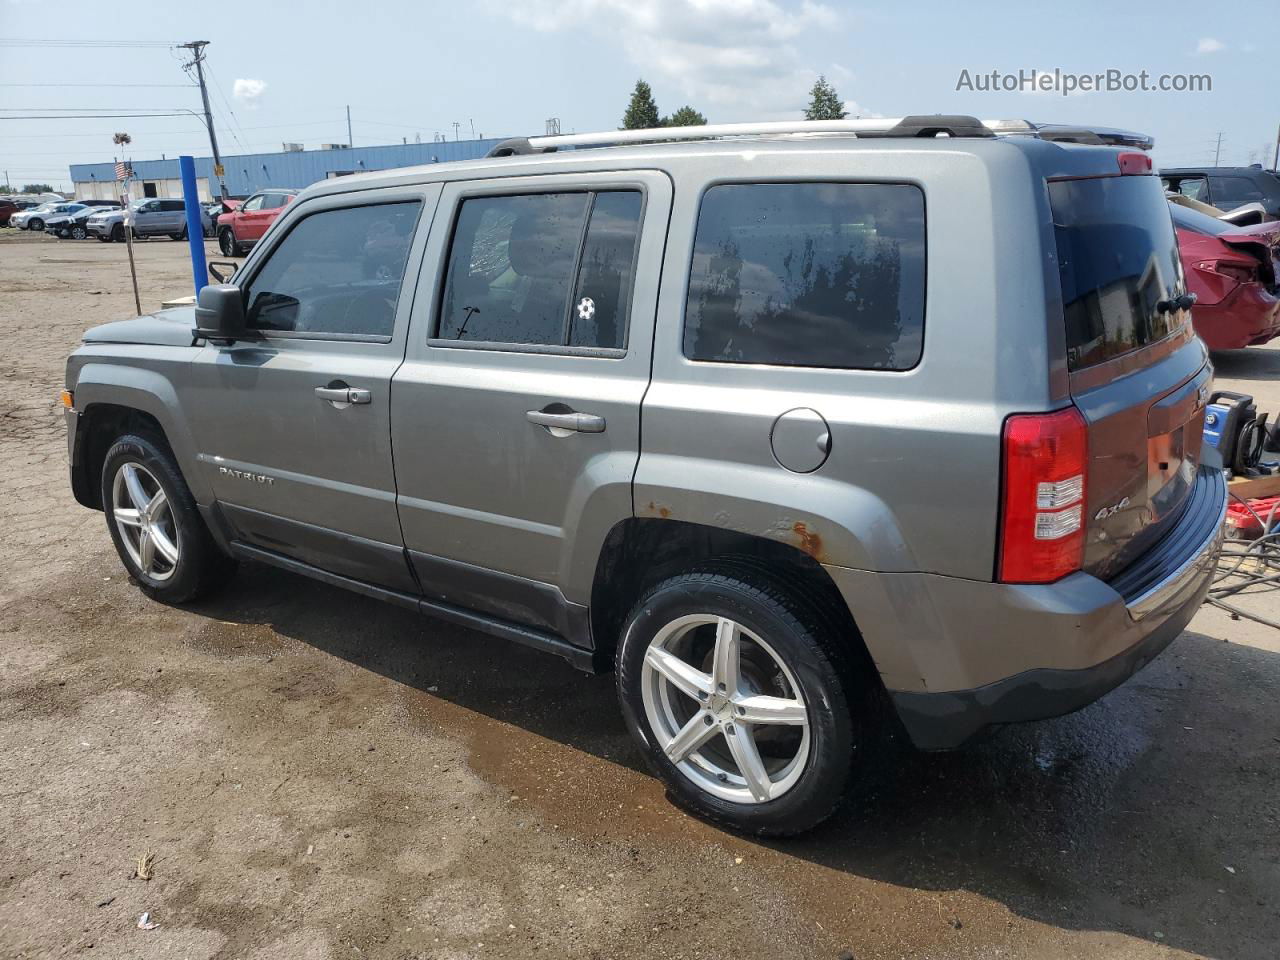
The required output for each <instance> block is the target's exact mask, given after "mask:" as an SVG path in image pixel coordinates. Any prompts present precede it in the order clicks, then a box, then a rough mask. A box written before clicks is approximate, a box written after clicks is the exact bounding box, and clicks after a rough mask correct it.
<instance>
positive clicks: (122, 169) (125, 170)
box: [116, 160, 133, 180]
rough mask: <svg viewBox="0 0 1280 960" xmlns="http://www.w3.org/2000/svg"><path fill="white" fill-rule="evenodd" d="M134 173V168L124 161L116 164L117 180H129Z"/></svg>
mask: <svg viewBox="0 0 1280 960" xmlns="http://www.w3.org/2000/svg"><path fill="white" fill-rule="evenodd" d="M132 173H133V168H132V167H131V166H129V164H127V163H125V162H124V161H123V160H120V161H117V162H116V179H117V180H128V179H129V176H130V174H132Z"/></svg>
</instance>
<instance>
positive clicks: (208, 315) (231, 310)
mask: <svg viewBox="0 0 1280 960" xmlns="http://www.w3.org/2000/svg"><path fill="white" fill-rule="evenodd" d="M196 336H197V337H203V338H205V339H206V340H212V341H214V342H215V343H217V342H222V343H232V342H234V341H236V340H241V339H243V338H244V297H243V295H242V294H241V292H240V288H239V287H237V286H235V285H234V284H231V283H211V284H209V285H208V286H206V287H202V288H201V289H200V298H199V300H198V302H197V303H196Z"/></svg>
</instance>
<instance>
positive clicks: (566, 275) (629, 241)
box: [436, 190, 643, 349]
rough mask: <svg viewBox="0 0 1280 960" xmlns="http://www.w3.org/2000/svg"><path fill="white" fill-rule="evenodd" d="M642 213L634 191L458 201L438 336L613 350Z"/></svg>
mask: <svg viewBox="0 0 1280 960" xmlns="http://www.w3.org/2000/svg"><path fill="white" fill-rule="evenodd" d="M642 208H643V198H642V196H641V194H640V192H639V191H636V190H609V191H601V192H598V193H588V192H581V193H539V194H525V195H519V196H500V197H472V198H469V199H467V200H464V201H463V203H462V206H461V208H460V209H459V211H458V218H457V223H456V225H455V227H454V234H453V242H452V246H451V247H450V251H449V265H448V271H447V275H446V279H445V290H444V295H443V297H442V299H441V307H440V319H439V322H438V324H437V332H436V336H437V337H438V338H440V339H443V340H460V341H475V342H484V343H508V344H536V345H542V346H574V347H605V348H614V349H621V348H622V347H624V346H625V344H626V327H627V311H628V306H629V303H630V300H631V283H632V271H633V264H634V262H635V253H636V243H637V240H638V237H639V229H640V217H641V211H642Z"/></svg>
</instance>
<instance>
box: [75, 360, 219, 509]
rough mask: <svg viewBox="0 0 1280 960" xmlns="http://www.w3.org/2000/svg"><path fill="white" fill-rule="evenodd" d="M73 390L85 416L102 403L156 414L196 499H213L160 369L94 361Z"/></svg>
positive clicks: (173, 393)
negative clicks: (197, 467) (198, 468)
mask: <svg viewBox="0 0 1280 960" xmlns="http://www.w3.org/2000/svg"><path fill="white" fill-rule="evenodd" d="M72 390H73V391H74V394H75V405H76V409H77V410H78V411H79V412H80V415H81V416H82V417H84V416H88V415H90V414H91V412H92V409H93V407H94V406H95V405H98V404H113V405H115V406H119V407H127V408H129V409H131V410H138V411H141V412H142V413H146V414H148V415H150V416H151V417H154V418H155V420H156V422H157V423H159V424H160V428H161V429H162V430H163V431H164V435H165V439H166V440H167V441H168V444H169V448H170V449H171V450H172V451H173V455H174V457H175V458H176V459H177V461H178V467H179V469H181V471H182V475H183V477H184V478H185V479H186V481H187V486H188V487H190V488H191V493H192V496H194V497H195V499H196V502H197V503H200V504H203V505H208V504H211V503H212V502H213V491H212V489H210V487H209V486H208V484H207V483H206V482H205V480H204V477H203V476H202V474H201V472H200V471H199V470H197V469H196V445H195V440H194V438H193V437H192V436H191V431H190V429H189V427H188V425H187V421H186V418H185V417H183V416H182V410H181V407H180V404H179V401H178V393H177V390H176V389H175V388H174V386H173V383H172V382H171V381H170V380H169V378H168V377H166V376H165V375H164V374H162V373H160V372H159V371H156V370H151V369H144V368H139V367H135V366H126V365H123V364H115V363H104V362H95V361H92V360H91V361H89V362H86V363H85V364H84V365H83V366H82V367H81V368H80V371H79V374H78V375H77V376H76V379H75V383H74V385H72Z"/></svg>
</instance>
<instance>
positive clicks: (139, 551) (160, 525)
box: [111, 461, 179, 580]
mask: <svg viewBox="0 0 1280 960" xmlns="http://www.w3.org/2000/svg"><path fill="white" fill-rule="evenodd" d="M111 513H112V516H113V517H114V518H115V522H116V527H118V528H119V530H120V540H121V542H122V543H123V544H124V549H125V552H126V553H128V554H129V559H131V560H132V561H133V562H134V563H135V564H137V566H138V569H139V570H141V571H142V572H143V573H144V574H146V575H147V576H148V577H149V578H151V579H152V580H168V579H169V578H170V577H172V576H173V572H174V571H175V570H177V569H178V556H179V554H178V549H179V548H178V522H177V519H176V518H175V517H174V515H173V507H172V506H171V505H170V503H169V498H168V497H167V496H165V492H164V488H163V487H161V486H160V481H158V480H157V479H156V478H155V476H154V475H153V474H152V473H151V471H150V470H148V469H147V468H146V467H144V466H143V465H142V464H140V463H135V462H132V461H129V462H126V463H122V464H120V468H119V469H118V470H116V475H115V479H114V480H112V482H111Z"/></svg>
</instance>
